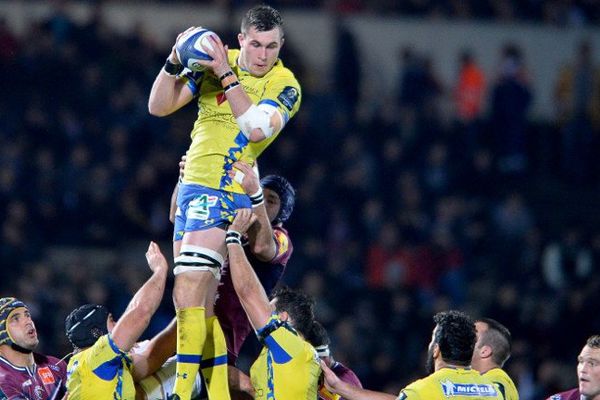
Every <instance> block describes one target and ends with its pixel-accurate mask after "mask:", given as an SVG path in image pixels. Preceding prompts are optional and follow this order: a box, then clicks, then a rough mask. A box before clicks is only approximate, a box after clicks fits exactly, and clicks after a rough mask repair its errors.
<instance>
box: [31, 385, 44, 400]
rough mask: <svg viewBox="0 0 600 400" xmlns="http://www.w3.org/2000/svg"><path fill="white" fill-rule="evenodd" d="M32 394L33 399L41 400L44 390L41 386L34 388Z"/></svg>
mask: <svg viewBox="0 0 600 400" xmlns="http://www.w3.org/2000/svg"><path fill="white" fill-rule="evenodd" d="M33 392H34V393H35V398H36V399H39V400H43V399H44V397H45V395H46V390H44V388H43V387H41V386H36V387H35V389H34V390H33Z"/></svg>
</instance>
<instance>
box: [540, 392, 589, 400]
mask: <svg viewBox="0 0 600 400" xmlns="http://www.w3.org/2000/svg"><path fill="white" fill-rule="evenodd" d="M581 399H583V396H581V394H580V393H579V389H571V390H569V391H567V392H561V393H557V394H553V395H552V396H550V397H548V399H546V400H581Z"/></svg>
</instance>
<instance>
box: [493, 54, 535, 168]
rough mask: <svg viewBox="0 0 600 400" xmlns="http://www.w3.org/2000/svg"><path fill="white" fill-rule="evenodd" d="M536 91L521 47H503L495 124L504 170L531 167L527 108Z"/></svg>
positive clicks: (501, 165)
mask: <svg viewBox="0 0 600 400" xmlns="http://www.w3.org/2000/svg"><path fill="white" fill-rule="evenodd" d="M531 100H532V92H531V89H530V84H529V81H528V77H527V70H526V68H525V60H524V57H523V54H522V51H521V49H520V48H519V47H518V46H517V45H515V44H507V45H505V46H504V47H503V48H502V53H501V58H500V64H499V71H498V77H497V79H496V82H495V84H494V87H493V90H492V99H491V113H492V115H491V121H490V122H491V126H492V129H493V130H494V147H495V149H496V151H497V153H498V157H499V158H498V164H499V170H500V172H502V173H504V174H506V175H521V174H523V173H524V172H525V170H526V169H527V167H528V157H527V153H526V139H527V137H526V135H527V112H528V110H529V105H530V104H531Z"/></svg>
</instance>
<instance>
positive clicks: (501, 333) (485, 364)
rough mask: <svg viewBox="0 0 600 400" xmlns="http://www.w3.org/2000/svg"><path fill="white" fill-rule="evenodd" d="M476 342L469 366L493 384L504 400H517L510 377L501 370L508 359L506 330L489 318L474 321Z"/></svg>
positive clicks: (508, 336)
mask: <svg viewBox="0 0 600 400" xmlns="http://www.w3.org/2000/svg"><path fill="white" fill-rule="evenodd" d="M475 329H476V330H477V342H476V343H475V351H473V359H472V360H471V365H472V367H473V368H474V369H476V370H477V371H479V373H480V374H482V375H485V376H486V377H487V378H489V379H490V380H491V381H492V382H494V383H495V384H496V385H497V386H498V388H499V389H500V392H501V393H502V395H503V396H504V400H519V392H518V391H517V387H516V386H515V384H514V382H513V381H512V379H510V376H508V374H507V373H506V372H505V371H504V370H503V369H502V367H503V366H504V363H505V362H506V361H507V360H508V359H509V357H510V350H511V335H510V331H509V330H508V328H506V327H505V326H504V325H502V324H501V323H500V322H498V321H496V320H494V319H491V318H482V319H478V320H477V321H475Z"/></svg>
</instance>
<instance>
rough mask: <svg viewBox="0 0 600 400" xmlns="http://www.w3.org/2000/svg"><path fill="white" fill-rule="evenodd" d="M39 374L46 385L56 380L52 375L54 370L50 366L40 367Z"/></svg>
mask: <svg viewBox="0 0 600 400" xmlns="http://www.w3.org/2000/svg"><path fill="white" fill-rule="evenodd" d="M38 375H39V376H40V378H42V382H44V385H50V384H51V383H54V382H55V381H54V375H52V372H51V371H50V368H48V367H43V368H40V369H38Z"/></svg>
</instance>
